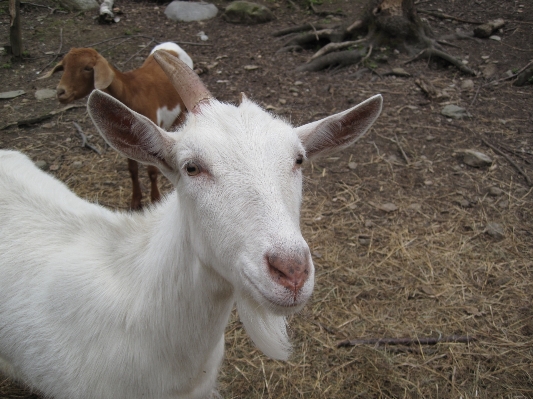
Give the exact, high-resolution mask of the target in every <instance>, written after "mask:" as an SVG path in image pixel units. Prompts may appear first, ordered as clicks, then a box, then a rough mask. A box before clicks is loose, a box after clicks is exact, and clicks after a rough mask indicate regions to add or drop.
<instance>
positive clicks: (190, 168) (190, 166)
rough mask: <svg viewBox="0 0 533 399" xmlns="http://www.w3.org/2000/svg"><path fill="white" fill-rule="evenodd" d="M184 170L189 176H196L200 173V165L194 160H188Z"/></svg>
mask: <svg viewBox="0 0 533 399" xmlns="http://www.w3.org/2000/svg"><path fill="white" fill-rule="evenodd" d="M185 170H186V171H187V174H188V175H189V176H196V175H198V174H199V173H200V167H199V166H198V165H196V164H195V163H194V162H189V163H187V165H185Z"/></svg>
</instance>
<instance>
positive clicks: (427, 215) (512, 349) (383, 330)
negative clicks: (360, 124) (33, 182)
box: [0, 0, 533, 399]
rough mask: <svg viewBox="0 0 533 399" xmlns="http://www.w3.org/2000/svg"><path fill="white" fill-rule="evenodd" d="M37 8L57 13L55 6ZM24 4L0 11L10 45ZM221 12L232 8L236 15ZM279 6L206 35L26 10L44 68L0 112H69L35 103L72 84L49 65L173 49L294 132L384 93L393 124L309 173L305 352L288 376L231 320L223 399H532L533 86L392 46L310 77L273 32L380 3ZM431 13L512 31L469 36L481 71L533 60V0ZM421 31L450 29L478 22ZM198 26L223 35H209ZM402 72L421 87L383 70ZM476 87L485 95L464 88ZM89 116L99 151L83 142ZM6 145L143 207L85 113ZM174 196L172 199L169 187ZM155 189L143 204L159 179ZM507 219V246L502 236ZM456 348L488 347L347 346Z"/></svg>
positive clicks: (1, 73) (460, 4)
mask: <svg viewBox="0 0 533 399" xmlns="http://www.w3.org/2000/svg"><path fill="white" fill-rule="evenodd" d="M36 3H39V4H41V5H46V6H48V7H51V8H55V7H57V5H56V4H55V3H53V2H52V1H47V0H35V4H36ZM7 4H8V2H7V1H5V0H4V1H1V2H0V22H1V25H0V32H1V34H2V42H5V43H7V41H8V23H9V17H8V15H9V14H8V10H7ZM215 4H217V6H219V8H220V9H222V8H223V7H224V6H225V5H227V2H225V1H221V0H218V1H215ZM265 4H266V5H267V6H269V7H270V8H271V9H272V10H273V12H274V14H275V16H276V20H275V21H273V22H270V23H267V24H263V25H257V26H239V25H230V24H227V23H226V22H224V21H223V20H222V19H221V18H220V14H219V16H218V17H217V18H215V19H213V20H209V21H205V22H191V23H175V22H171V21H169V20H167V19H166V17H165V15H164V13H163V12H164V8H165V6H166V4H157V3H152V2H133V1H126V0H121V1H117V3H116V5H117V6H118V7H120V9H121V10H122V12H123V14H122V15H121V16H120V17H121V20H120V22H118V23H116V24H111V25H99V24H98V23H97V21H96V19H95V16H96V14H97V13H96V12H87V13H62V12H54V13H51V10H50V9H49V8H46V7H38V6H35V5H31V4H29V3H28V4H26V5H24V6H23V14H22V19H23V28H24V30H23V40H24V46H25V51H26V52H27V53H26V55H27V58H26V59H24V60H23V61H22V62H12V61H11V60H10V57H9V56H7V55H2V56H0V81H1V82H2V84H1V91H10V90H24V91H25V92H26V94H25V95H23V96H20V97H17V98H15V99H12V100H0V101H1V103H0V121H1V122H0V128H2V127H5V126H6V125H8V124H10V123H14V122H17V121H21V120H27V119H29V118H34V117H38V116H41V115H44V114H46V113H48V112H50V111H53V110H57V109H60V108H62V106H60V105H59V103H58V102H57V100H55V99H49V100H42V101H37V100H36V99H35V97H34V93H35V91H36V90H37V89H42V88H51V89H53V88H55V86H56V85H57V82H58V81H59V76H58V75H56V76H54V77H53V78H51V79H49V80H37V77H38V76H39V75H38V74H37V72H42V71H46V70H48V69H50V68H51V67H52V66H53V65H54V63H55V62H57V61H58V60H59V59H60V57H59V58H57V59H55V60H54V57H55V55H54V54H51V55H49V54H47V53H49V52H53V53H57V52H58V51H59V52H60V53H64V52H66V51H68V50H69V49H70V48H71V47H88V46H94V47H95V48H96V49H97V50H98V51H99V52H101V53H102V54H103V55H104V56H105V57H106V58H107V59H108V60H110V61H111V62H112V63H114V64H115V65H116V66H117V67H118V68H120V69H122V70H129V69H133V68H136V67H138V66H140V64H141V63H142V61H143V59H144V58H145V57H146V56H147V55H148V53H149V50H150V49H151V48H152V47H153V46H154V45H155V44H156V43H157V42H163V41H176V42H178V43H180V44H181V46H182V47H183V48H184V49H185V50H186V51H187V52H188V53H189V54H190V55H191V57H192V58H193V60H194V62H195V64H196V65H197V66H198V67H201V68H202V69H203V70H204V71H205V72H204V73H203V74H202V75H201V76H202V79H203V80H204V82H205V83H206V84H207V87H208V88H209V89H210V90H211V91H212V93H213V94H214V95H215V96H216V97H217V98H219V99H221V100H224V101H228V102H237V100H238V94H239V92H241V91H242V92H244V93H246V95H247V96H248V97H250V98H252V99H253V100H255V101H257V102H258V103H259V104H261V105H263V106H264V107H267V108H268V109H270V110H271V112H273V113H276V114H279V115H281V116H283V117H285V118H287V119H289V120H290V121H291V122H293V123H294V124H303V123H306V122H309V121H312V120H315V119H319V118H322V117H324V116H327V115H329V114H331V113H334V112H338V111H341V110H344V109H346V108H349V107H350V106H352V105H354V104H356V103H358V102H360V101H362V100H364V99H366V98H367V97H370V96H371V95H373V94H376V93H382V94H383V97H384V112H383V114H382V116H381V117H380V118H379V120H378V122H377V123H376V124H375V126H374V128H373V129H372V131H371V132H370V133H369V134H368V136H366V137H365V138H363V139H362V140H361V141H360V142H359V143H358V144H356V145H355V146H354V147H353V148H350V149H347V150H346V151H344V152H343V153H341V154H338V155H336V156H335V157H331V158H329V159H325V160H322V161H319V162H314V163H312V164H308V165H307V166H306V170H305V172H306V176H307V177H306V185H305V192H304V204H303V210H302V230H303V233H304V236H305V237H306V239H307V240H308V242H309V245H310V247H311V250H312V253H313V257H314V262H315V266H316V268H317V275H316V290H315V293H314V295H313V298H312V301H311V302H310V303H309V305H308V306H307V307H306V308H305V309H304V311H303V312H301V313H300V314H298V315H296V316H294V317H293V318H292V319H291V321H290V325H291V334H292V341H293V343H294V354H293V356H292V358H291V359H290V361H289V362H287V363H284V362H277V361H273V360H270V359H268V358H266V357H265V356H264V355H262V354H261V353H259V351H258V350H256V349H255V348H254V347H253V345H252V344H251V343H250V340H249V338H248V337H247V336H246V333H245V332H244V330H243V328H242V326H241V324H240V322H239V321H238V318H237V317H235V316H234V317H233V318H232V320H231V322H230V324H229V326H228V328H227V333H226V339H227V341H226V359H225V361H224V364H223V367H222V369H221V373H220V378H219V382H220V390H221V393H222V394H223V396H224V397H225V398H259V397H261V398H326V397H327V398H339V399H343V398H346V399H352V398H355V397H361V398H419V397H420V398H421V397H425V398H460V397H461V398H533V373H532V371H533V307H532V303H533V246H532V244H533V238H532V235H533V223H532V220H533V219H532V216H533V215H532V212H533V211H532V210H533V199H532V194H531V187H530V185H529V184H528V182H527V181H526V179H525V177H524V174H525V175H526V176H528V177H529V179H533V171H532V162H533V138H532V136H533V99H532V94H533V86H531V85H529V86H524V87H514V86H512V84H511V82H512V81H511V80H500V81H498V82H497V83H496V84H494V85H488V84H487V83H489V79H488V78H486V77H484V76H483V75H480V76H477V77H474V78H471V77H469V76H465V75H463V74H461V73H460V72H458V71H457V69H456V68H453V67H450V66H447V65H445V64H443V63H433V62H428V61H427V60H421V61H416V62H413V63H409V64H405V65H404V64H403V62H404V61H407V56H405V55H403V54H395V53H394V52H393V49H389V48H383V49H374V50H373V56H374V57H375V56H377V55H380V56H383V55H386V56H387V60H386V61H385V62H379V61H378V60H377V59H376V58H370V59H369V60H368V62H367V63H366V64H365V65H354V66H351V67H349V68H345V69H340V70H328V71H324V72H319V73H301V72H296V71H295V70H296V68H297V67H298V66H299V65H301V64H302V63H304V62H306V61H307V59H308V58H309V57H310V56H311V55H312V53H313V50H312V49H311V50H308V51H303V52H298V53H277V50H278V49H279V48H280V47H281V46H282V45H283V40H280V39H276V38H274V37H272V36H271V34H272V33H273V32H274V31H277V30H279V29H282V28H286V27H288V26H293V25H299V24H303V23H305V22H313V23H316V22H325V23H328V22H335V21H337V22H347V23H350V22H353V21H355V20H356V19H357V16H358V13H359V12H360V10H361V9H362V7H363V5H364V4H363V2H362V1H356V0H350V1H349V0H323V2H322V4H317V5H316V8H317V9H318V10H321V11H324V10H329V11H332V12H337V11H339V10H342V11H343V12H344V13H345V16H344V17H343V16H338V15H337V16H330V17H317V16H316V15H314V14H313V13H312V12H310V11H308V10H306V9H305V8H304V7H302V5H303V3H299V2H291V1H284V0H278V1H276V0H271V1H266V2H265ZM417 7H418V9H419V10H437V9H440V10H441V12H444V13H446V14H449V15H452V16H454V17H457V18H461V19H464V20H474V21H480V22H485V21H488V20H493V19H496V18H503V19H505V20H506V21H507V23H506V25H505V27H504V28H503V30H502V31H501V32H497V33H496V34H497V35H498V36H500V37H501V39H502V40H501V41H495V40H489V39H482V40H481V39H480V40H461V41H454V42H453V44H455V45H456V46H458V47H448V51H449V52H450V53H451V54H453V55H454V56H456V57H458V58H460V59H462V60H465V61H467V62H468V64H467V65H468V66H469V67H471V68H474V69H476V70H480V69H482V68H486V67H487V66H488V65H493V66H492V67H491V68H493V69H494V72H495V73H494V75H493V76H492V78H491V79H493V80H498V79H502V78H505V76H506V75H505V73H506V72H507V71H509V70H511V71H516V70H518V69H520V68H522V67H524V66H525V65H526V64H528V63H529V62H530V61H531V60H532V58H533V3H531V2H530V1H527V0H517V1H514V0H513V1H511V0H502V1H493V0H475V1H449V0H427V1H419V2H418V5H417ZM423 17H426V18H427V19H428V21H429V23H430V24H431V26H432V28H433V29H434V30H435V31H436V32H437V33H438V34H442V35H444V34H446V33H453V32H455V31H456V30H457V29H461V30H463V31H471V30H472V29H473V28H474V25H470V24H466V23H462V22H458V21H455V20H451V19H444V20H443V19H440V18H437V17H431V16H428V15H423ZM200 31H203V32H205V34H206V35H207V36H208V40H207V41H205V42H204V41H201V40H200V39H199V36H198V33H199V32H200ZM315 50H316V49H315ZM378 58H379V57H378ZM382 58H383V57H382ZM250 66H254V67H250ZM368 66H370V67H372V68H375V73H372V72H370V71H369V70H368V69H365V68H366V67H368ZM255 67H256V68H255ZM395 67H402V68H404V69H405V70H406V71H407V72H408V73H409V74H410V76H409V77H396V76H391V75H386V72H388V71H390V70H391V69H392V68H395ZM421 78H423V79H425V80H426V81H429V82H431V83H432V85H433V86H434V87H435V89H436V91H437V93H439V94H440V96H434V97H433V98H428V97H427V96H426V95H425V94H424V93H423V92H422V91H421V90H420V88H419V87H418V86H417V85H416V83H415V80H416V79H421ZM467 79H472V80H473V87H470V88H463V85H464V84H465V81H466V80H467ZM84 102H85V100H80V101H79V102H78V103H77V104H80V105H83V104H84ZM446 104H456V105H459V106H461V107H464V108H468V112H469V113H470V114H471V117H469V118H466V119H461V120H452V119H448V118H446V117H444V116H443V115H441V114H440V112H441V110H442V108H443V107H444V106H445V105H446ZM74 122H76V123H78V124H79V125H80V127H81V128H82V130H83V131H84V133H85V134H86V135H87V137H88V139H89V142H90V143H91V144H93V145H94V146H95V147H97V148H98V149H99V150H100V151H101V152H102V155H98V154H97V153H96V152H94V151H92V150H90V149H88V148H86V147H84V148H82V147H81V142H82V141H81V136H80V135H79V133H78V132H77V130H76V128H75V127H74V125H73V123H74ZM486 143H490V144H492V145H493V148H490V147H488V146H487V144H486ZM0 148H9V149H18V150H20V151H23V152H24V153H26V154H28V155H29V156H30V157H32V158H33V159H34V160H35V161H45V162H46V164H47V166H46V168H47V170H48V171H49V173H51V174H53V175H54V176H56V177H57V178H59V179H60V180H62V181H64V182H65V183H66V184H67V185H68V186H69V187H70V188H71V189H72V190H74V191H75V192H76V193H77V194H78V195H80V196H81V197H84V198H87V199H88V200H90V201H97V202H99V203H100V204H102V205H104V206H106V207H109V208H112V209H118V210H127V206H128V203H129V198H130V195H131V187H130V179H129V176H128V171H127V163H126V160H125V159H124V158H122V157H121V156H119V155H117V154H116V153H115V152H114V151H112V150H111V149H109V148H106V146H105V144H104V142H103V140H102V139H101V138H100V137H99V135H98V133H97V132H96V130H95V128H94V127H93V126H92V124H91V122H90V120H89V118H88V116H87V113H86V111H85V109H84V108H83V107H80V108H73V109H70V110H67V111H64V112H60V113H58V114H57V115H55V116H54V117H52V118H49V119H47V120H44V121H41V122H39V123H35V124H31V125H27V126H16V125H10V126H9V127H7V128H5V129H3V130H0ZM464 149H475V150H478V151H481V152H483V153H485V154H487V155H488V156H490V157H491V158H492V159H493V164H492V166H490V167H484V168H473V167H470V166H467V165H465V164H464V162H463V157H462V155H461V151H462V150H464ZM513 164H514V165H513ZM517 167H519V168H520V169H521V170H522V172H523V173H521V172H519V171H518V169H517ZM162 184H163V191H166V192H168V191H169V190H170V189H171V187H170V185H169V183H168V182H166V181H162ZM143 185H144V187H145V198H146V194H147V192H148V188H149V180H148V179H147V177H146V178H145V179H144V180H143ZM391 204H392V205H391ZM495 223H496V224H498V225H499V226H500V227H501V230H502V231H501V235H498V234H494V233H493V234H492V235H491V234H489V233H490V232H492V227H493V226H494V224H495ZM452 335H458V336H464V337H475V341H473V342H470V343H439V344H437V345H431V346H430V345H422V344H417V343H416V342H415V344H413V345H357V346H354V347H341V348H337V346H336V344H337V342H338V341H340V340H344V339H366V338H405V337H411V338H413V339H414V340H415V341H416V340H417V339H418V338H426V337H433V338H439V337H447V336H452ZM29 397H33V398H37V397H39V396H38V393H31V392H30V391H27V390H25V389H24V388H23V387H20V386H18V385H16V384H14V383H13V382H12V381H9V380H7V379H5V378H2V377H0V398H29Z"/></svg>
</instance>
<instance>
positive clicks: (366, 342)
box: [337, 335, 477, 348]
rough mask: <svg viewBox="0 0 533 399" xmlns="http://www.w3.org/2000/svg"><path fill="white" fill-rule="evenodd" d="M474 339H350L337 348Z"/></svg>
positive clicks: (467, 339)
mask: <svg viewBox="0 0 533 399" xmlns="http://www.w3.org/2000/svg"><path fill="white" fill-rule="evenodd" d="M476 340H477V338H476V337H472V336H468V335H466V336H464V335H450V336H447V337H424V338H369V339H352V340H344V341H339V342H337V348H341V347H344V346H356V345H375V346H382V345H406V346H408V345H437V344H439V343H459V344H468V343H470V342H473V341H476Z"/></svg>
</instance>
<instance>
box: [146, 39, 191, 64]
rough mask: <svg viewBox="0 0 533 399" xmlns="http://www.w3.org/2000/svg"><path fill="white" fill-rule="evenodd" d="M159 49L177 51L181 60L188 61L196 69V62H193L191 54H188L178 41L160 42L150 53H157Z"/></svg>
mask: <svg viewBox="0 0 533 399" xmlns="http://www.w3.org/2000/svg"><path fill="white" fill-rule="evenodd" d="M157 50H170V51H175V52H176V53H177V54H178V57H179V59H180V60H182V61H183V62H184V63H186V64H187V65H188V66H189V68H191V69H194V64H193V62H192V59H191V57H189V54H187V52H186V51H185V50H183V49H182V48H181V47H180V46H178V45H177V44H176V43H172V42H165V43H161V44H158V45H157V46H155V47H154V48H153V49H152V51H151V52H150V54H153V53H155V52H156V51H157Z"/></svg>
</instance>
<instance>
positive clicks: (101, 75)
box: [93, 54, 115, 90]
mask: <svg viewBox="0 0 533 399" xmlns="http://www.w3.org/2000/svg"><path fill="white" fill-rule="evenodd" d="M93 70H94V88H95V89H98V90H104V89H107V88H108V87H109V85H110V84H111V82H112V81H113V79H114V78H115V72H113V70H112V69H111V67H110V66H109V64H108V62H107V60H106V59H105V58H104V57H102V56H101V55H100V54H98V58H97V60H96V64H94V67H93Z"/></svg>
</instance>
